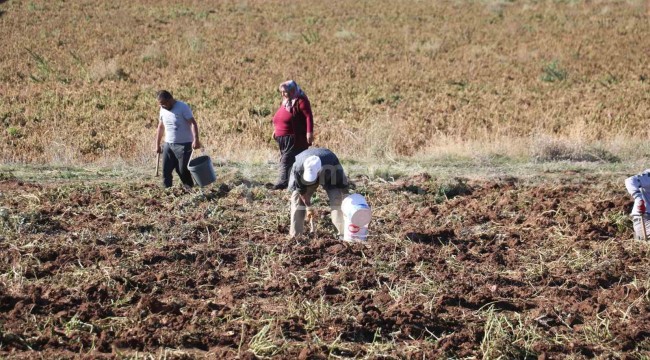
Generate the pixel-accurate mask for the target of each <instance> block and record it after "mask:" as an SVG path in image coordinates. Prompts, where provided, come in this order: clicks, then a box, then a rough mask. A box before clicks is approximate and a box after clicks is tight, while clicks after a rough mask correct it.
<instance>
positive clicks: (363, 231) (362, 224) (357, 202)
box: [341, 194, 372, 241]
mask: <svg viewBox="0 0 650 360" xmlns="http://www.w3.org/2000/svg"><path fill="white" fill-rule="evenodd" d="M341 211H342V212H343V219H344V224H343V225H344V228H345V229H344V230H343V240H347V241H352V240H360V241H365V240H366V238H367V237H368V224H370V219H371V218H372V212H371V211H370V206H368V203H366V199H365V198H364V197H363V196H362V195H360V194H352V195H349V196H347V197H346V198H345V199H343V202H342V203H341Z"/></svg>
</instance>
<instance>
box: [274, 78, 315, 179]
mask: <svg viewBox="0 0 650 360" xmlns="http://www.w3.org/2000/svg"><path fill="white" fill-rule="evenodd" d="M279 91H280V93H281V94H282V103H281V104H280V108H278V111H276V113H275V115H273V139H275V141H276V142H277V143H278V147H279V148H280V165H279V169H278V180H277V182H276V183H275V185H274V186H273V188H274V189H276V190H277V189H286V188H287V186H288V183H289V170H291V166H292V165H293V163H294V161H295V159H296V155H298V154H299V153H300V152H301V151H303V150H306V149H307V148H309V146H311V144H312V142H313V141H314V116H313V114H312V112H311V104H310V103H309V99H308V98H307V95H305V93H304V91H302V89H300V86H298V84H296V82H295V81H293V80H288V81H285V82H283V83H282V84H280V86H279Z"/></svg>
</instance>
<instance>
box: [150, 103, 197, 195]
mask: <svg viewBox="0 0 650 360" xmlns="http://www.w3.org/2000/svg"><path fill="white" fill-rule="evenodd" d="M156 99H157V100H158V105H160V115H159V116H158V128H157V130H156V152H157V153H158V154H162V158H163V160H162V176H163V185H164V186H165V187H170V186H172V173H173V171H174V170H176V173H177V174H178V176H179V177H180V179H181V181H182V182H183V185H184V186H185V187H186V188H190V187H192V186H193V185H194V181H193V180H192V175H191V174H190V171H189V170H188V169H187V164H188V163H189V162H190V157H191V156H192V149H198V148H200V147H201V142H200V141H199V128H198V125H197V124H196V120H195V119H194V115H193V114H192V110H191V109H190V107H189V105H187V104H186V103H184V102H182V101H178V100H176V99H174V97H173V96H172V94H171V93H170V92H169V91H167V90H161V91H158V93H157V94H156ZM163 133H164V134H165V143H164V145H163V146H161V144H160V142H161V140H162V137H163Z"/></svg>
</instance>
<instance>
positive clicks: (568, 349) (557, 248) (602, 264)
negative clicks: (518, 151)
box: [0, 174, 650, 359]
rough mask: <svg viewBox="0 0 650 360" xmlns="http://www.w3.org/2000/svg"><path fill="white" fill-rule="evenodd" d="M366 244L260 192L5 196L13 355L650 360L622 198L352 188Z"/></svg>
mask: <svg viewBox="0 0 650 360" xmlns="http://www.w3.org/2000/svg"><path fill="white" fill-rule="evenodd" d="M352 180H353V181H354V184H355V190H354V191H356V192H360V193H362V194H364V195H366V197H367V199H368V200H369V203H370V204H371V206H372V208H373V222H372V223H371V234H372V237H371V239H370V240H369V241H368V243H367V244H362V243H344V242H340V241H336V240H334V237H333V236H332V231H333V226H332V225H331V223H330V222H329V214H328V213H327V211H328V210H327V207H326V206H325V205H326V204H324V200H322V199H324V198H326V197H325V196H324V193H321V194H320V199H321V200H320V206H319V208H320V209H321V211H320V213H321V214H320V219H319V224H318V225H319V226H318V232H317V234H316V235H315V236H312V237H309V238H305V239H301V240H289V239H287V237H286V234H287V232H288V231H287V224H288V202H287V201H288V194H287V193H285V192H278V191H270V190H267V189H266V187H264V186H263V184H257V183H254V182H253V183H251V182H248V181H233V182H231V183H223V184H220V185H217V186H213V187H210V188H207V189H205V190H204V192H203V193H202V194H201V193H199V192H198V191H196V192H191V193H186V192H183V191H182V190H180V189H179V188H176V189H173V190H163V189H160V188H158V187H157V186H155V185H152V184H145V183H135V182H133V183H128V184H117V183H108V182H106V183H99V182H98V183H80V182H77V183H61V184H46V185H38V184H34V183H29V182H23V181H20V180H18V179H16V178H10V177H4V178H2V179H0V229H1V232H0V273H1V275H0V357H3V356H6V357H10V358H24V359H31V358H39V357H43V358H62V357H63V358H66V357H77V356H87V357H92V358H115V357H118V358H119V357H135V356H139V357H140V358H142V357H155V358H158V357H160V358H163V357H164V358H200V357H212V358H217V357H218V358H237V357H238V358H263V357H272V356H275V357H279V358H299V359H308V358H309V359H314V358H327V357H330V356H338V357H366V358H379V357H382V358H441V357H451V358H472V357H476V358H488V359H492V358H498V357H499V356H503V357H505V358H546V359H551V358H556V359H559V358H578V359H580V358H593V357H603V358H606V357H612V358H625V357H628V358H642V357H643V356H647V354H648V352H650V338H649V336H650V278H649V274H650V266H649V265H648V256H649V255H650V245H649V244H648V243H644V242H641V241H635V240H631V238H632V230H631V224H630V222H629V219H628V218H627V216H626V215H625V214H626V212H627V211H628V210H629V207H630V206H631V201H629V199H628V197H627V195H626V194H625V191H624V188H623V186H622V184H621V183H619V182H614V181H611V180H602V179H599V178H598V177H597V176H586V175H582V176H575V174H566V175H565V176H560V177H559V178H556V179H554V180H545V181H536V182H535V181H530V180H526V181H524V180H521V179H517V178H495V179H491V180H467V179H456V180H453V181H445V182H442V181H440V180H437V179H436V178H435V177H432V176H430V175H427V174H422V175H418V176H411V177H407V178H402V179H398V180H396V181H392V182H375V181H370V180H369V179H367V178H364V177H356V178H353V179H352Z"/></svg>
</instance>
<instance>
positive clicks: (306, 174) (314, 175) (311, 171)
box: [302, 155, 322, 183]
mask: <svg viewBox="0 0 650 360" xmlns="http://www.w3.org/2000/svg"><path fill="white" fill-rule="evenodd" d="M321 167H322V165H321V162H320V158H319V157H318V156H315V155H312V156H310V157H308V158H306V159H305V162H304V163H303V168H304V171H303V173H302V179H303V180H305V182H308V183H313V182H314V181H316V179H318V172H319V171H320V169H321Z"/></svg>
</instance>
